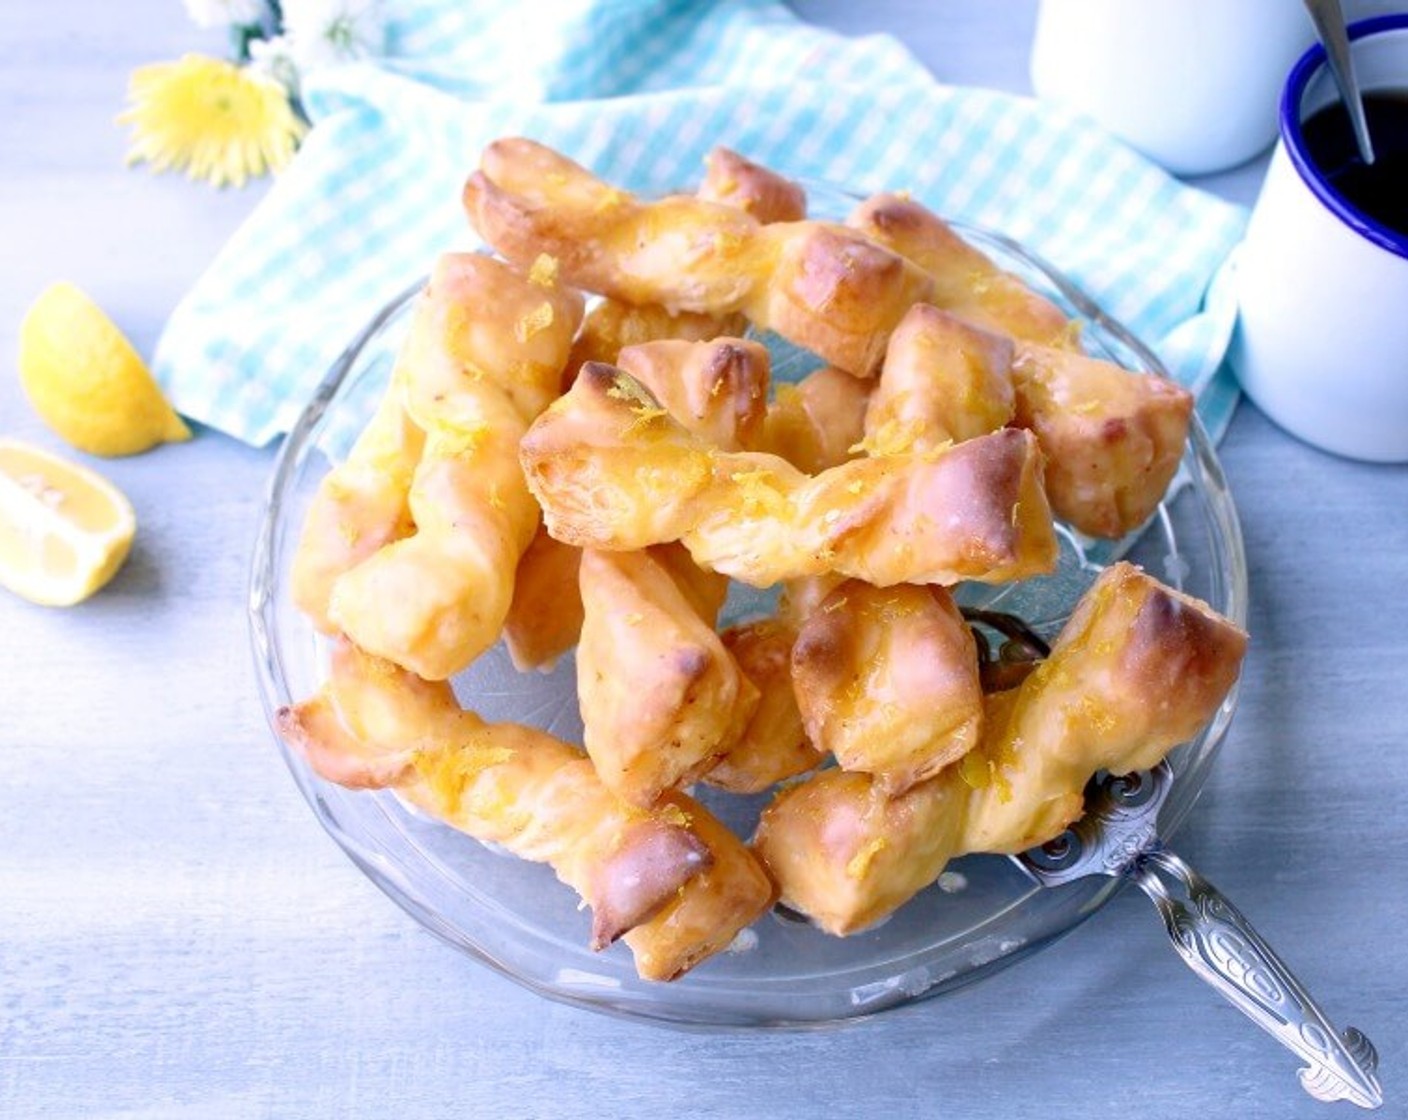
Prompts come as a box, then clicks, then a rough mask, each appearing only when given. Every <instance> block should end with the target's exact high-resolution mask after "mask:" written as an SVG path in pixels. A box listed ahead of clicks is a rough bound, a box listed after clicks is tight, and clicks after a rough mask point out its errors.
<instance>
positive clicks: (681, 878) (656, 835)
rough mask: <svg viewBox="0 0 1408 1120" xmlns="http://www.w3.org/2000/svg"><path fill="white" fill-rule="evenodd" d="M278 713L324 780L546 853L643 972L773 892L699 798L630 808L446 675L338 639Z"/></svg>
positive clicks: (695, 945) (677, 968)
mask: <svg viewBox="0 0 1408 1120" xmlns="http://www.w3.org/2000/svg"><path fill="white" fill-rule="evenodd" d="M277 724H278V728H279V733H280V735H281V736H282V737H283V738H284V740H285V742H287V743H288V744H289V745H290V746H291V747H292V748H294V749H295V750H298V751H300V752H301V753H302V754H303V755H304V757H305V758H306V759H307V760H308V763H309V765H310V766H312V767H313V769H314V770H315V771H316V772H318V773H319V774H321V775H322V776H324V777H326V778H328V779H329V780H332V781H337V782H341V783H344V784H351V785H353V786H361V787H385V786H390V787H392V788H395V789H396V791H397V793H398V794H399V795H400V796H402V797H404V798H406V799H407V800H409V801H411V802H413V803H414V804H416V805H417V806H419V807H420V808H422V809H423V810H425V811H426V812H428V813H430V814H432V815H433V816H436V817H438V818H440V819H442V820H444V821H446V823H448V824H450V825H452V826H453V827H455V828H457V829H459V830H460V831H462V832H465V833H468V834H469V835H470V836H473V837H475V838H476V839H478V840H483V841H487V842H491V843H495V844H499V845H502V846H503V847H504V848H506V849H507V850H509V851H510V852H512V853H513V854H515V855H518V856H520V857H522V858H524V859H528V860H533V861H535V862H542V863H547V864H549V865H551V866H552V868H553V869H554V871H556V872H557V875H558V878H560V879H561V880H562V881H563V882H564V883H566V884H567V885H568V886H570V887H572V888H573V889H574V890H576V891H577V892H578V893H579V894H580V895H581V896H582V898H583V899H584V900H585V901H586V902H587V904H588V905H589V906H590V907H591V909H592V934H591V938H592V942H591V943H592V946H593V948H598V949H600V948H603V947H605V946H606V945H608V944H610V943H611V942H612V941H614V940H616V939H617V938H618V937H620V936H622V935H623V934H628V936H629V937H630V942H631V944H632V947H633V951H634V952H635V954H636V957H637V963H638V967H639V969H640V972H641V974H642V975H643V976H645V977H646V978H647V979H672V978H673V977H674V976H677V975H679V974H680V973H681V972H683V971H685V970H687V969H688V968H690V967H692V966H693V965H694V964H697V963H698V962H699V961H700V960H703V959H705V958H706V957H707V956H708V955H710V954H712V953H713V952H716V951H717V950H718V949H721V948H723V947H724V946H726V945H727V944H728V943H729V942H730V941H732V939H733V937H734V936H735V935H736V934H737V932H738V931H739V930H740V929H742V928H743V926H745V925H747V924H748V923H750V922H752V921H753V920H754V919H755V918H756V917H757V916H758V915H759V914H760V913H761V912H762V911H763V910H764V909H766V907H767V906H768V905H769V904H770V902H771V900H772V887H771V884H770V883H769V881H768V879H767V876H766V875H765V874H764V873H763V871H762V869H761V868H760V866H759V865H758V863H757V861H756V860H755V859H754V858H753V857H752V855H751V854H750V853H749V852H748V850H747V848H746V847H745V846H744V845H743V844H742V843H741V842H740V841H739V840H737V839H736V838H735V837H733V835H732V834H731V833H729V832H728V831H727V830H726V829H724V828H722V826H719V825H718V824H716V823H715V822H714V821H713V820H712V818H711V817H710V816H709V813H708V811H707V810H706V809H704V808H703V807H702V806H700V805H698V804H697V803H695V802H694V801H692V800H690V799H689V798H686V797H684V796H682V795H671V796H670V797H669V798H668V799H667V800H665V801H664V802H662V804H661V805H660V806H659V807H658V808H656V809H654V810H650V811H646V810H642V809H638V808H635V807H633V806H631V805H629V804H627V803H626V802H624V801H622V800H621V799H619V798H617V797H616V796H615V795H614V794H612V793H611V792H610V791H609V790H608V789H607V788H606V787H605V786H603V785H602V784H601V782H600V781H599V780H598V779H597V776H596V773H595V771H594V770H593V768H592V765H591V762H590V761H589V760H588V759H587V758H586V757H585V756H584V755H583V754H582V753H581V752H580V751H579V750H577V749H576V748H575V747H571V746H569V745H568V744H566V743H563V742H561V741H560V740H557V739H555V738H553V737H552V736H550V735H547V734H545V733H543V732H540V731H537V730H534V729H532V728H528V727H521V726H519V725H516V724H507V723H503V724H491V723H485V722H484V721H483V720H481V719H479V717H477V716H476V715H474V714H473V713H472V712H468V711H465V710H464V709H462V708H461V707H460V706H459V704H458V702H457V701H456V700H455V697H454V693H453V692H452V691H451V689H450V686H449V685H448V684H447V683H445V682H442V681H437V682H431V681H424V680H421V679H419V678H417V677H415V675H414V674H411V673H408V672H406V671H405V670H403V669H401V668H399V667H398V666H396V665H393V664H391V663H390V662H387V661H384V660H381V659H379V658H375V657H372V656H370V655H368V654H366V653H364V652H363V651H361V650H359V649H357V648H356V647H355V646H354V645H352V643H351V642H349V641H347V640H346V639H338V640H337V641H336V642H335V643H334V646H333V650H332V660H331V673H330V676H329V679H328V681H327V683H326V684H325V685H324V687H323V689H322V691H320V692H319V694H318V695H317V696H315V697H314V698H313V699H311V700H309V701H306V702H304V703H302V704H299V705H297V706H294V707H289V708H284V709H282V710H280V712H279V713H278V716H277Z"/></svg>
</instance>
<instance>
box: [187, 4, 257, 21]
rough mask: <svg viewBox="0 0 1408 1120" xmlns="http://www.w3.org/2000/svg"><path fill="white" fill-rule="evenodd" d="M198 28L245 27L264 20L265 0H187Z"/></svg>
mask: <svg viewBox="0 0 1408 1120" xmlns="http://www.w3.org/2000/svg"><path fill="white" fill-rule="evenodd" d="M185 4H186V14H187V15H189V16H190V17H191V19H192V20H193V21H194V23H195V25H196V26H197V27H228V26H231V25H234V26H237V27H244V26H247V25H249V24H251V23H258V22H259V21H260V20H262V19H263V18H264V0H185Z"/></svg>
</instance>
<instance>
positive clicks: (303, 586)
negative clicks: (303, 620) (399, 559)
mask: <svg viewBox="0 0 1408 1120" xmlns="http://www.w3.org/2000/svg"><path fill="white" fill-rule="evenodd" d="M424 447H425V433H423V432H422V431H421V430H420V428H419V427H417V426H416V424H415V423H414V422H413V421H412V420H411V419H410V417H408V416H407V415H406V410H405V408H403V407H402V405H401V395H400V393H399V392H397V391H396V389H395V388H394V387H393V388H392V389H389V390H388V391H387V393H386V395H385V396H384V397H383V398H382V400H381V403H380V405H379V406H378V407H377V410H376V412H374V413H373V414H372V418H371V419H370V420H369V421H368V422H367V426H366V428H364V429H363V430H362V434H361V435H360V436H359V437H358V438H357V442H356V443H354V444H353V445H352V450H351V451H350V452H348V455H347V458H346V459H345V460H343V462H341V463H339V464H338V465H337V466H335V467H333V469H332V470H331V471H329V472H328V473H327V475H326V476H325V477H324V478H323V481H322V483H321V484H320V485H319V486H318V492H317V493H316V494H315V495H314V496H313V501H312V502H311V503H310V504H309V507H308V516H307V517H306V518H305V519H304V522H303V532H302V535H301V536H300V537H299V539H298V549H297V551H296V552H295V553H294V556H293V569H292V573H291V580H292V588H293V602H294V605H295V606H297V607H298V609H299V610H300V611H302V612H303V613H304V614H306V615H307V616H308V617H309V618H310V619H311V620H312V621H313V625H314V626H316V627H317V628H318V629H319V630H321V631H323V633H325V634H331V633H335V632H336V630H337V627H336V626H335V625H334V624H333V621H332V619H331V618H329V617H328V604H329V603H330V601H331V599H332V589H333V585H334V584H335V583H336V582H337V580H338V579H339V577H341V576H342V575H343V574H344V573H346V572H349V571H351V570H352V569H353V568H355V567H356V566H357V565H358V564H360V563H361V562H362V561H363V560H365V559H367V558H368V557H369V556H371V555H372V554H373V553H375V552H377V551H378V550H379V549H381V548H382V547H384V546H385V545H388V544H390V543H391V542H392V541H396V540H400V539H401V538H402V537H405V536H408V535H409V534H410V533H412V532H414V530H415V522H414V521H412V520H411V510H410V505H409V503H408V500H407V499H408V495H409V492H410V489H411V479H412V477H413V476H414V474H415V469H416V465H417V464H418V463H419V462H420V456H421V452H422V450H423V449H424Z"/></svg>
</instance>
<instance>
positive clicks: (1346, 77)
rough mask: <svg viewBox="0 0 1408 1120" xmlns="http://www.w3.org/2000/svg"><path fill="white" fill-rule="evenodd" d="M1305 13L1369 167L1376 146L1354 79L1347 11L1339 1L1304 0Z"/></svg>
mask: <svg viewBox="0 0 1408 1120" xmlns="http://www.w3.org/2000/svg"><path fill="white" fill-rule="evenodd" d="M1305 7H1306V10H1307V11H1308V12H1309V13H1310V18H1311V19H1312V20H1313V21H1314V23H1315V33H1316V34H1317V35H1319V36H1320V42H1321V43H1323V44H1324V46H1325V55H1326V57H1328V58H1329V60H1330V73H1331V74H1333V75H1334V78H1335V85H1336V86H1338V87H1339V91H1340V99H1341V100H1342V101H1343V102H1344V107H1345V109H1346V110H1348V112H1349V120H1350V123H1351V124H1352V125H1354V141H1355V143H1356V144H1357V145H1358V147H1359V158H1360V159H1362V160H1363V161H1364V162H1365V163H1366V164H1370V163H1373V162H1374V145H1373V143H1372V142H1371V141H1370V140H1369V124H1368V122H1367V121H1366V120H1365V119H1364V101H1363V99H1362V98H1361V97H1360V96H1359V79H1358V78H1356V77H1355V76H1354V55H1353V54H1352V53H1351V52H1350V49H1349V35H1348V33H1347V32H1346V31H1345V28H1344V10H1343V9H1342V8H1341V7H1340V0H1305Z"/></svg>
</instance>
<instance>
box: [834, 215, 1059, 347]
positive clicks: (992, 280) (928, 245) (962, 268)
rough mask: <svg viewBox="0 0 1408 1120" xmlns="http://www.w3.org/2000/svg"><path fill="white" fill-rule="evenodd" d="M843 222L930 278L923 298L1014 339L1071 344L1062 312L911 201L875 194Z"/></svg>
mask: <svg viewBox="0 0 1408 1120" xmlns="http://www.w3.org/2000/svg"><path fill="white" fill-rule="evenodd" d="M846 224H847V225H849V226H851V227H852V228H854V229H857V230H860V231H861V232H862V233H864V234H865V235H866V237H868V238H870V239H871V240H873V241H874V242H876V244H879V245H884V246H886V247H887V248H889V249H891V250H893V251H894V252H896V253H899V254H900V255H901V256H902V257H904V258H905V259H907V260H910V261H912V262H914V264H916V265H918V266H919V267H920V268H921V269H923V271H924V272H925V273H926V274H927V275H928V276H929V278H930V280H931V281H932V282H933V287H932V290H931V293H930V295H929V297H927V302H929V303H933V304H935V305H936V306H938V307H941V308H943V309H944V310H946V311H953V312H956V313H957V314H959V315H962V316H963V318H965V319H967V320H969V321H970V322H973V323H976V324H978V326H980V327H987V328H988V329H989V330H994V331H997V332H999V333H1000V334H1007V335H1011V336H1012V337H1013V338H1020V339H1027V340H1029V341H1032V342H1039V343H1042V344H1044V345H1048V346H1071V345H1073V344H1074V341H1075V332H1074V328H1073V327H1072V326H1071V324H1070V321H1069V320H1068V319H1067V318H1066V314H1065V312H1063V311H1062V310H1061V309H1060V308H1059V307H1057V306H1056V305H1055V304H1053V303H1052V302H1051V301H1050V300H1048V299H1045V298H1044V297H1042V296H1040V295H1038V294H1037V293H1036V292H1034V291H1032V290H1031V289H1030V288H1029V287H1027V285H1026V284H1024V283H1023V282H1022V280H1021V279H1020V278H1018V277H1016V276H1014V275H1013V274H1012V273H1010V272H1004V271H1003V270H1002V269H1000V268H998V267H997V265H995V264H994V263H993V262H992V260H990V259H989V258H988V257H987V255H986V254H984V253H983V252H981V251H980V250H978V249H975V248H974V247H973V246H972V245H969V244H968V242H966V241H964V240H963V238H961V237H959V236H958V234H956V233H955V232H954V231H953V229H952V227H950V226H949V224H948V223H947V222H945V221H944V220H943V219H942V218H940V217H939V216H938V215H937V214H935V213H934V212H933V211H932V210H929V209H927V208H926V207H924V206H923V205H921V204H920V203H918V202H915V201H914V200H913V199H911V198H908V197H906V196H903V195H898V194H877V195H874V196H872V197H871V198H868V199H866V200H865V201H864V202H862V203H861V204H860V205H859V206H858V207H856V209H855V210H854V211H853V212H852V213H851V216H850V217H849V218H847V219H846Z"/></svg>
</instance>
